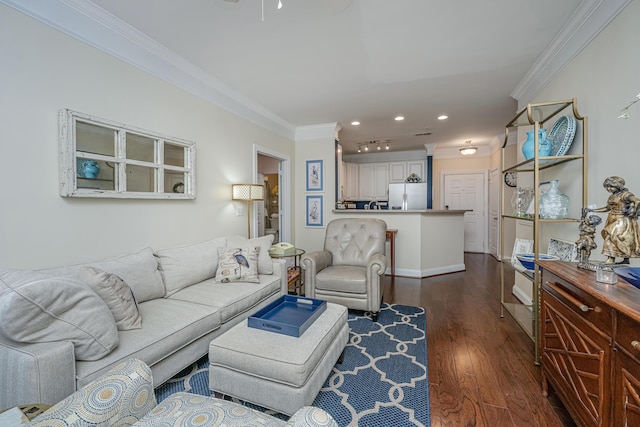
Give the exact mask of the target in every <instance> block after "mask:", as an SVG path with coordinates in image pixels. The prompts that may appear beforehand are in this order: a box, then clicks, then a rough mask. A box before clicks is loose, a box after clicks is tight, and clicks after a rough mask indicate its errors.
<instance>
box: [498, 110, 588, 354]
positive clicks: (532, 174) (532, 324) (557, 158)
mask: <svg viewBox="0 0 640 427" xmlns="http://www.w3.org/2000/svg"><path fill="white" fill-rule="evenodd" d="M562 114H564V115H566V116H567V117H564V119H563V121H564V120H565V119H567V120H568V119H571V121H572V123H574V132H575V134H574V136H575V139H574V140H573V141H572V144H570V146H571V150H570V152H568V153H562V154H561V155H549V156H540V155H539V154H538V150H537V147H538V144H539V141H538V135H539V132H538V131H539V129H541V128H542V127H543V126H545V125H546V124H548V123H549V120H551V119H552V118H557V119H558V120H559V119H560V117H559V116H561V115H562ZM556 123H557V122H556ZM554 126H555V125H554ZM519 128H524V129H527V130H528V131H529V132H532V133H533V135H534V148H535V149H534V156H533V158H531V159H528V160H524V161H521V162H518V163H516V164H507V162H506V159H507V157H508V156H507V155H506V153H505V151H506V149H507V142H508V140H509V132H510V130H512V131H518V129H519ZM550 129H553V128H552V127H550ZM516 135H517V134H516ZM565 135H566V134H564V135H563V136H565ZM564 143H566V141H565V142H564ZM587 145H588V144H587V117H583V116H581V115H580V114H578V109H577V101H576V99H575V98H573V99H570V100H564V101H557V102H545V103H537V104H528V105H527V106H526V107H525V108H524V109H522V110H521V111H520V112H519V113H518V114H517V115H516V116H515V117H514V118H513V119H512V120H511V121H510V122H509V123H508V124H507V125H506V126H505V138H504V143H503V145H502V174H503V177H505V178H506V177H507V174H513V173H517V176H518V183H519V184H520V183H521V182H524V183H525V186H526V184H527V183H530V184H532V188H533V191H534V197H533V200H532V201H531V204H530V207H529V209H527V210H526V211H527V212H526V213H524V212H514V207H513V206H512V204H511V200H510V198H507V197H506V195H505V194H506V188H505V187H506V185H507V184H506V183H503V185H502V196H501V200H502V207H501V212H502V214H501V227H502V228H501V233H500V234H501V236H502V242H501V245H500V247H501V259H503V260H504V259H508V258H509V257H510V256H511V254H506V253H505V248H507V247H508V246H509V245H507V244H506V242H505V235H507V233H505V224H506V223H507V222H508V221H521V222H525V223H527V225H530V226H531V228H530V230H531V231H530V234H531V240H532V241H533V253H534V256H535V260H536V261H537V260H538V259H539V254H540V253H541V252H543V250H544V249H542V248H543V246H542V245H541V231H542V227H543V226H545V225H547V224H550V223H556V224H561V223H567V224H568V225H570V226H571V227H575V229H576V230H577V228H578V226H577V222H579V221H580V215H581V213H582V209H583V208H585V207H586V206H587ZM560 165H563V166H562V167H558V166H560ZM567 171H571V174H569V175H567V174H566V173H567ZM543 173H544V175H543ZM563 173H565V174H564V175H563ZM543 176H544V177H545V178H547V179H548V180H555V179H558V178H562V181H563V182H570V183H571V184H572V185H573V186H574V187H575V190H574V191H575V193H573V194H572V195H571V203H570V205H569V211H570V212H569V215H567V218H563V219H544V218H541V217H540V188H541V186H540V184H541V182H543V179H542V178H543ZM503 181H507V180H506V179H505V180H503ZM578 193H580V194H578ZM512 224H513V223H512ZM516 226H517V225H516ZM505 264H506V263H505V262H502V263H500V270H501V272H500V316H501V317H504V312H505V311H507V312H508V313H509V314H511V315H512V316H513V318H514V319H515V320H516V321H517V322H518V324H519V325H520V326H521V327H522V329H523V330H524V331H525V332H527V334H528V335H529V337H530V338H531V339H532V340H533V341H534V343H535V345H534V348H535V355H534V361H535V363H539V361H540V353H539V350H540V335H539V334H540V284H541V282H540V270H539V268H538V267H534V269H533V270H524V269H508V270H509V272H508V273H507V269H506V268H505ZM507 274H512V275H514V277H507ZM515 275H518V276H517V277H515ZM505 283H515V284H516V285H514V287H518V288H520V287H519V286H517V285H518V284H519V283H524V286H526V287H528V284H530V286H531V288H530V289H531V291H530V294H531V301H530V302H526V303H523V302H520V301H519V300H516V299H515V298H514V296H513V295H511V294H513V288H511V289H509V288H508V287H507V286H505ZM519 290H520V291H522V288H520V289H519ZM522 292H524V291H522Z"/></svg>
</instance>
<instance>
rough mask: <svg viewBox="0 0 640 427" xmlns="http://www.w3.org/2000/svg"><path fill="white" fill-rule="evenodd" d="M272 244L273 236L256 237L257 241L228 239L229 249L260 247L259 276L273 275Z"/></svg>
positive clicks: (235, 237)
mask: <svg viewBox="0 0 640 427" xmlns="http://www.w3.org/2000/svg"><path fill="white" fill-rule="evenodd" d="M272 244H273V235H272V234H268V235H266V236H262V237H256V238H255V239H247V238H246V237H242V236H229V237H227V247H228V248H235V247H240V248H245V247H256V246H259V247H260V252H259V253H258V274H273V260H272V259H271V257H270V256H269V248H271V245H272Z"/></svg>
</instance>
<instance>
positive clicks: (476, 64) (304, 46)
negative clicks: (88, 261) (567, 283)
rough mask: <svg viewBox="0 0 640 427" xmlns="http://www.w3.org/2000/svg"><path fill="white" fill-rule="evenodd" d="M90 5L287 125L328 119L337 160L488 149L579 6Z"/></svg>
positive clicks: (341, 2)
mask: <svg viewBox="0 0 640 427" xmlns="http://www.w3.org/2000/svg"><path fill="white" fill-rule="evenodd" d="M92 1H93V3H94V4H95V5H97V6H99V7H101V8H103V9H105V10H106V11H107V12H109V13H110V14H112V15H114V16H115V17H117V18H119V19H121V20H122V21H124V22H126V23H127V24H129V25H131V26H132V27H134V28H135V29H137V30H139V31H141V32H142V33H144V34H146V35H147V36H149V37H151V38H152V39H154V40H155V41H157V42H159V43H160V44H162V45H164V46H165V47H167V48H169V49H170V50H172V51H173V52H175V53H176V54H178V55H179V56H181V57H182V58H184V59H186V60H187V61H188V62H190V63H192V64H194V65H195V66H197V67H198V68H200V69H202V70H204V71H205V72H206V73H208V74H210V75H211V76H213V77H214V78H215V79H217V80H219V81H220V82H222V84H223V85H226V86H227V87H229V88H230V89H231V92H232V93H237V94H241V95H242V96H243V97H244V98H246V99H247V100H250V101H251V103H253V104H254V105H255V104H257V105H259V106H261V107H263V108H264V109H265V110H266V111H268V112H269V113H271V114H273V116H274V117H277V118H278V119H280V120H282V122H283V123H285V124H287V125H290V126H291V127H292V128H295V127H298V126H307V125H317V124H323V123H331V122H337V123H338V125H339V126H341V127H342V130H341V131H340V134H339V135H340V142H341V144H342V145H343V147H344V151H345V152H346V153H349V152H354V151H355V149H356V144H357V143H358V142H364V141H370V140H389V141H390V142H389V144H390V146H391V149H392V150H394V151H399V150H414V149H424V144H435V145H436V146H437V147H438V148H441V147H451V146H455V147H461V146H463V145H464V142H465V140H472V141H473V144H474V145H488V144H489V143H490V142H492V141H495V140H496V137H501V136H502V135H503V134H504V124H505V123H507V122H508V121H509V120H510V119H511V118H512V117H513V116H514V114H515V112H516V109H517V106H516V102H515V101H514V99H513V98H511V96H510V94H511V93H512V92H513V91H514V89H515V88H516V86H518V84H519V82H521V81H522V79H523V77H525V75H526V73H527V72H528V70H529V69H530V68H531V67H532V66H533V65H534V63H536V60H537V59H538V58H539V57H540V55H541V54H542V53H543V52H544V51H545V49H546V48H547V46H548V45H549V44H550V43H551V42H552V41H553V40H554V38H555V37H556V35H557V34H558V33H560V32H561V31H562V29H563V28H564V26H565V25H566V23H567V22H568V21H569V20H570V19H571V18H572V15H574V13H576V12H577V11H579V10H580V8H581V7H583V6H584V5H583V3H590V2H589V1H586V0H561V1H558V0H536V1H532V0H485V1H478V0H457V1H451V0H282V3H283V8H282V9H280V10H277V8H276V5H277V3H278V0H264V21H263V20H262V16H261V15H262V2H261V0H238V1H237V2H232V1H228V0H92ZM591 3H593V1H591ZM441 113H445V114H447V115H449V117H450V118H449V119H448V120H447V121H438V120H436V116H437V115H439V114H441ZM399 114H401V115H403V116H405V117H406V119H405V120H404V121H403V122H395V121H394V117H395V116H396V115H399ZM353 120H359V121H360V122H361V125H360V126H359V127H354V126H352V125H351V124H350V122H351V121H353ZM425 131H428V132H431V135H429V136H415V134H416V133H424V132H425Z"/></svg>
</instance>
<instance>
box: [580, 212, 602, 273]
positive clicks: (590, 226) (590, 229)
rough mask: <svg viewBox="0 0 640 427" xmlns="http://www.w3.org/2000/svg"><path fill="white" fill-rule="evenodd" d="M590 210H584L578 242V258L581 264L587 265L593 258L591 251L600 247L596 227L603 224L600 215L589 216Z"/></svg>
mask: <svg viewBox="0 0 640 427" xmlns="http://www.w3.org/2000/svg"><path fill="white" fill-rule="evenodd" d="M589 213H590V210H589V209H588V208H585V209H583V210H582V218H581V220H580V226H579V227H578V230H579V231H580V238H579V239H578V240H577V241H576V248H577V249H578V258H579V261H580V263H583V264H586V263H588V262H589V257H590V256H591V250H593V249H595V248H597V247H598V244H597V243H596V240H595V237H596V227H597V226H598V225H600V223H601V222H602V218H600V217H599V216H598V215H589Z"/></svg>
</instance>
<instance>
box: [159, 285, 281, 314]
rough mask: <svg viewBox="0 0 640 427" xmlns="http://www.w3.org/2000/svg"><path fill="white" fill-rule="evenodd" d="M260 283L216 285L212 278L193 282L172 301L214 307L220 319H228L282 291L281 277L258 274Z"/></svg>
mask: <svg viewBox="0 0 640 427" xmlns="http://www.w3.org/2000/svg"><path fill="white" fill-rule="evenodd" d="M258 278H259V279H260V283H259V284H257V283H244V282H233V283H218V282H216V281H215V280H214V279H209V280H205V281H204V282H201V283H196V284H195V285H193V286H189V287H188V288H185V289H183V290H181V291H180V292H176V293H175V294H173V295H172V296H171V299H176V300H180V301H188V302H191V303H198V304H206V305H209V306H212V307H216V308H217V309H218V310H219V312H220V320H221V322H222V323H227V322H228V321H229V320H231V319H233V318H235V317H237V316H240V315H243V314H244V313H247V311H251V310H252V309H253V308H254V307H255V306H256V305H257V304H259V303H261V302H263V301H265V300H266V299H267V298H269V297H270V296H271V295H275V294H277V293H278V292H280V290H281V283H280V277H278V276H274V275H270V274H266V275H263V274H260V275H259V276H258Z"/></svg>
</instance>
